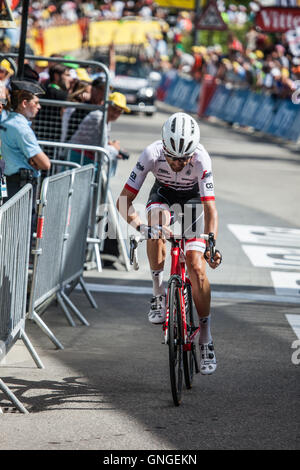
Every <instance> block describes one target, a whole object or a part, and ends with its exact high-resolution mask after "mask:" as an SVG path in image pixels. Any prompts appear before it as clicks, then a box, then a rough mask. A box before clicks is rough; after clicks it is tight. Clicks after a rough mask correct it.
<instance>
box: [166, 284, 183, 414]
mask: <svg viewBox="0 0 300 470" xmlns="http://www.w3.org/2000/svg"><path fill="white" fill-rule="evenodd" d="M168 307H169V325H168V334H169V335H168V336H169V366H170V381H171V390H172V396H173V401H174V404H175V405H176V406H179V405H180V403H181V395H182V382H183V370H182V369H183V337H182V322H181V309H180V298H179V288H178V287H177V286H176V284H175V282H172V283H171V285H170V291H169V305H168Z"/></svg>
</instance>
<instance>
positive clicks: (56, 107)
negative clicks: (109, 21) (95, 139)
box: [0, 52, 110, 147]
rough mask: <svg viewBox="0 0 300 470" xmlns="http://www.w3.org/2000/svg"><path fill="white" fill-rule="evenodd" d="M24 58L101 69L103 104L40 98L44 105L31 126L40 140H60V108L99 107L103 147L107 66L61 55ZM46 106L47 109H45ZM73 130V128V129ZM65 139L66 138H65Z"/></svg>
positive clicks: (6, 56)
mask: <svg viewBox="0 0 300 470" xmlns="http://www.w3.org/2000/svg"><path fill="white" fill-rule="evenodd" d="M17 58H18V54H15V53H11V52H5V53H2V54H0V60H3V59H8V60H9V61H10V62H11V61H12V59H17ZM25 59H28V60H29V61H39V60H44V61H47V62H49V63H52V62H53V63H55V64H64V63H66V62H67V63H69V64H75V65H79V66H80V67H85V68H87V67H88V68H92V69H93V70H94V71H101V74H103V75H104V77H105V91H104V104H103V106H93V105H92V106H91V105H86V104H82V103H76V102H66V101H62V102H58V101H56V100H43V99H41V100H40V102H41V104H42V106H43V105H44V111H43V107H42V110H41V111H42V113H41V114H40V113H39V114H40V117H39V115H38V116H37V118H36V119H35V121H34V123H33V128H34V131H35V133H36V135H37V137H38V138H39V139H41V140H50V141H60V142H61V141H63V140H62V136H63V134H62V130H63V129H62V120H61V119H60V111H61V109H64V108H68V107H73V108H81V109H86V111H91V110H93V109H100V110H101V111H102V112H103V119H102V123H101V128H100V132H101V146H102V147H103V146H104V145H105V132H104V129H105V123H106V117H107V109H108V95H109V89H110V73H109V70H108V68H107V67H106V65H105V64H103V63H101V62H97V61H89V60H77V59H64V58H61V57H44V56H33V55H25ZM45 107H47V109H45ZM75 125H76V127H77V125H78V122H77V123H75ZM73 130H74V129H73ZM67 137H68V134H65V137H64V141H65V142H67V140H68V139H66V138H67ZM65 139H66V140H65Z"/></svg>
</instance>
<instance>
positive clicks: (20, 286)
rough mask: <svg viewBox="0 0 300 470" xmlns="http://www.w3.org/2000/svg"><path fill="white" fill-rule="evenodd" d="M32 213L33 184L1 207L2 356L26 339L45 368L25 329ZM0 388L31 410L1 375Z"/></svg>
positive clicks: (29, 349)
mask: <svg viewBox="0 0 300 470" xmlns="http://www.w3.org/2000/svg"><path fill="white" fill-rule="evenodd" d="M31 213H32V186H31V185H30V184H27V185H26V186H24V188H22V189H21V190H20V191H19V192H18V193H17V194H16V195H15V196H13V197H12V198H11V199H10V200H9V201H7V202H6V203H5V204H4V205H3V206H2V207H1V208H0V259H1V263H0V299H1V301H0V360H1V359H4V357H5V356H6V354H7V353H8V351H9V350H10V349H11V348H12V346H13V345H14V344H15V342H16V341H17V340H18V339H22V340H23V342H24V344H25V346H26V347H27V349H28V351H29V352H30V354H31V356H32V358H33V360H34V361H35V363H36V365H37V367H38V368H41V369H42V368H44V366H43V364H42V362H41V360H40V358H39V357H38V355H37V353H36V351H35V350H34V348H33V346H32V344H31V342H30V341H29V339H28V337H27V335H26V333H25V317H26V298H27V281H28V261H29V251H30V230H31ZM0 389H1V390H2V391H3V392H4V394H5V395H6V396H7V397H8V398H9V400H10V401H11V402H12V403H13V404H14V405H15V406H16V407H17V409H18V410H19V411H21V412H22V413H27V410H26V408H24V406H23V405H22V403H21V402H20V401H19V400H18V399H17V397H16V396H15V395H14V394H13V392H12V391H11V390H10V389H9V388H8V387H7V386H6V385H5V384H4V382H3V381H2V380H1V379H0ZM0 410H1V408H0Z"/></svg>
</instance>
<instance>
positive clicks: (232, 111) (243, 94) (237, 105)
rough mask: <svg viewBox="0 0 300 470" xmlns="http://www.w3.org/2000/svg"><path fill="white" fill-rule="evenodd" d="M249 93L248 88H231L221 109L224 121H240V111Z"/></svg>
mask: <svg viewBox="0 0 300 470" xmlns="http://www.w3.org/2000/svg"><path fill="white" fill-rule="evenodd" d="M249 94H250V91H249V90H233V91H232V92H231V93H230V97H229V99H228V100H227V102H226V106H225V108H224V110H223V113H222V114H223V117H222V119H224V121H228V122H237V123H240V118H241V111H242V109H243V106H244V104H245V102H246V101H247V98H248V96H249Z"/></svg>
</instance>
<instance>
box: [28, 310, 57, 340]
mask: <svg viewBox="0 0 300 470" xmlns="http://www.w3.org/2000/svg"><path fill="white" fill-rule="evenodd" d="M31 319H32V320H34V321H35V322H36V324H37V325H38V326H39V327H40V328H41V329H42V330H43V332H44V333H46V335H47V336H48V338H49V339H50V340H51V341H52V343H53V344H55V346H56V347H57V349H64V347H63V345H62V344H61V343H60V342H59V341H58V339H57V338H56V336H54V334H53V333H52V331H51V330H50V329H49V328H48V326H47V325H46V323H44V322H43V320H42V319H41V317H40V316H39V315H38V314H37V313H36V312H33V314H32V316H31Z"/></svg>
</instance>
